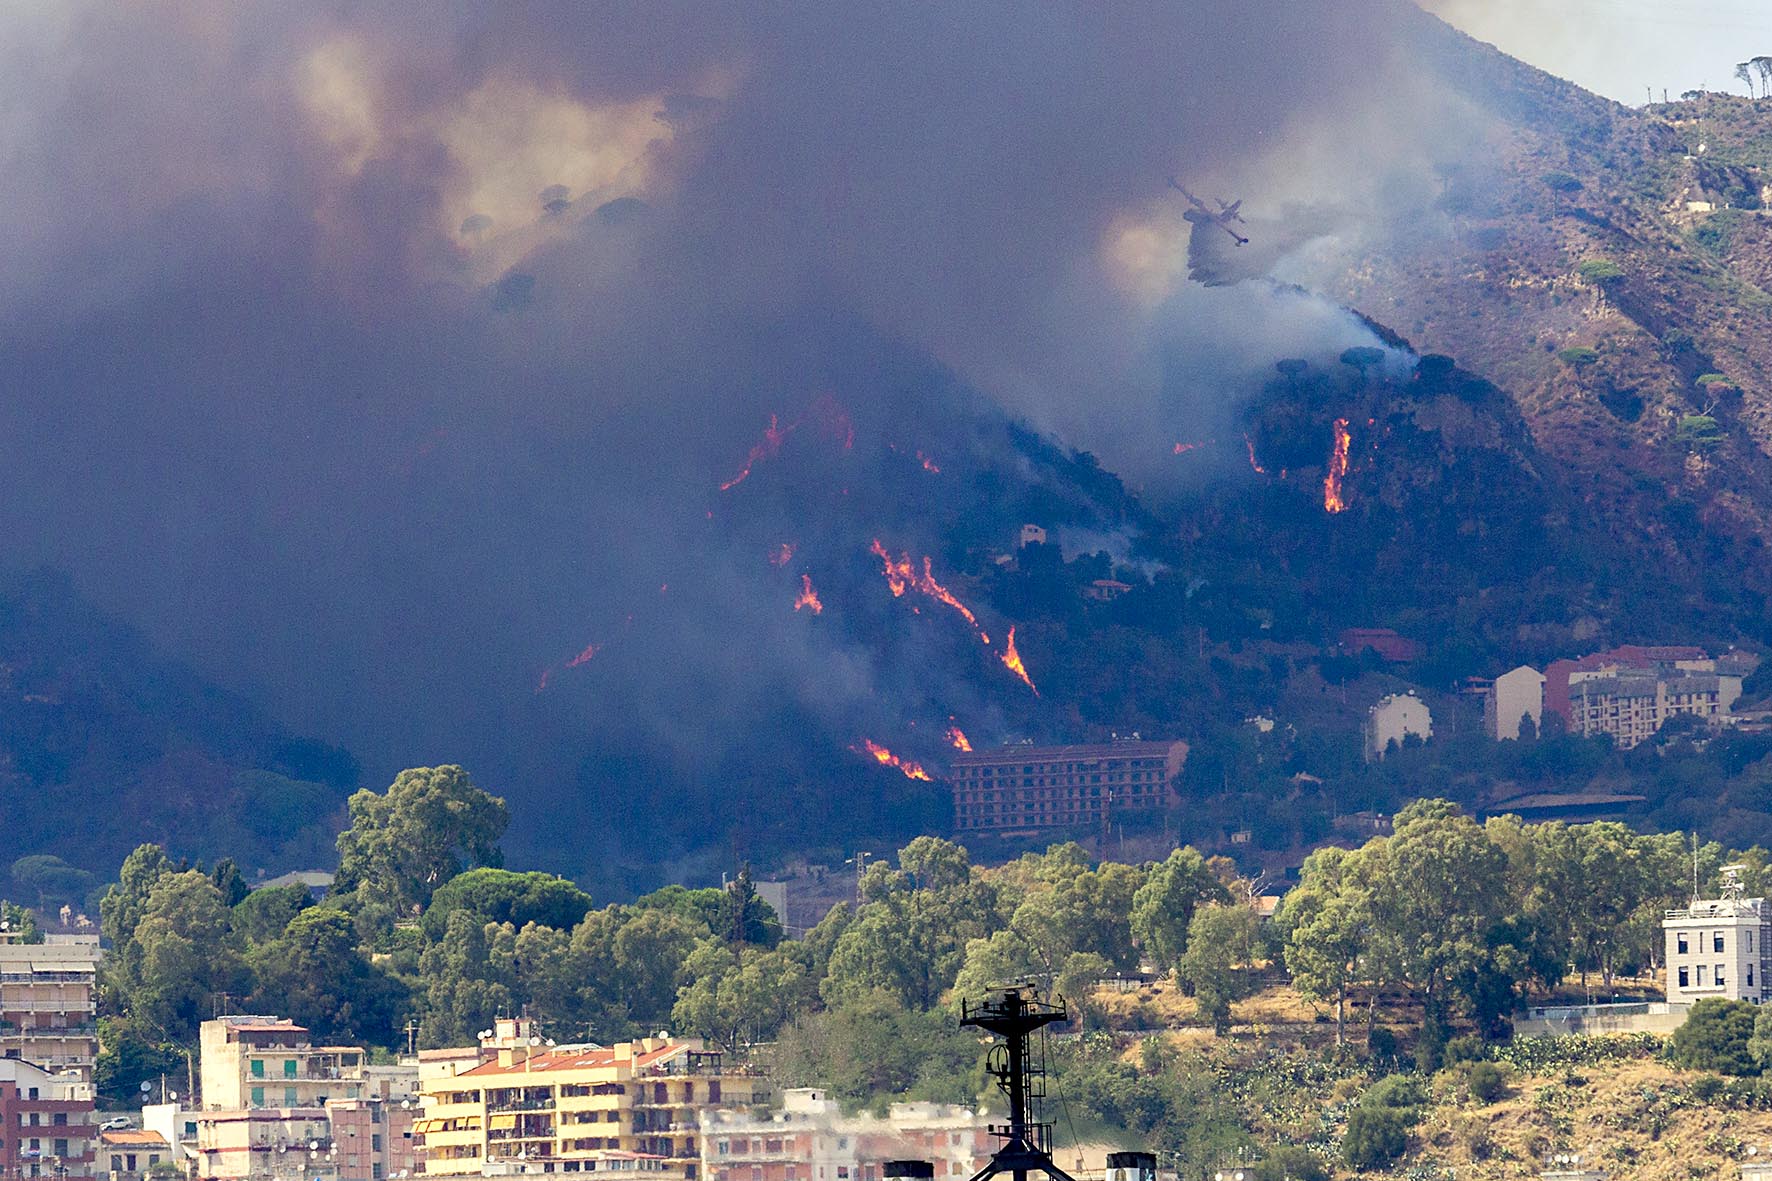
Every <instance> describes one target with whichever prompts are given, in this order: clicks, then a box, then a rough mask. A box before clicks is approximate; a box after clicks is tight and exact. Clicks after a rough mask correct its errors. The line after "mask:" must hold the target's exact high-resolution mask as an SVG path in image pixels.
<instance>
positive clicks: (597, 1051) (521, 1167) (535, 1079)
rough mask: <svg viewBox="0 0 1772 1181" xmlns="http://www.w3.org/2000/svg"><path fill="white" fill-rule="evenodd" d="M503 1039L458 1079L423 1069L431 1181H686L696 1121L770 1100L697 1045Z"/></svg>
mask: <svg viewBox="0 0 1772 1181" xmlns="http://www.w3.org/2000/svg"><path fill="white" fill-rule="evenodd" d="M500 1025H501V1026H505V1025H510V1026H514V1027H517V1028H519V1029H520V1028H521V1027H524V1026H526V1025H527V1023H526V1022H500ZM501 1032H503V1031H501ZM499 1040H500V1041H502V1042H503V1043H504V1044H500V1045H497V1046H496V1047H495V1048H494V1049H493V1051H492V1055H491V1056H490V1058H489V1059H488V1060H484V1061H480V1062H478V1063H477V1064H474V1065H466V1064H465V1063H463V1064H462V1066H463V1068H462V1069H459V1070H458V1071H457V1072H456V1073H454V1074H448V1075H445V1074H443V1073H441V1072H440V1071H437V1070H435V1069H423V1070H421V1078H420V1087H421V1089H422V1098H423V1102H424V1110H423V1112H422V1113H421V1116H420V1118H419V1121H418V1123H417V1125H416V1126H415V1127H414V1129H413V1130H414V1133H415V1134H416V1135H417V1136H421V1137H422V1138H423V1145H424V1148H423V1151H424V1171H425V1173H426V1174H429V1175H439V1174H441V1175H446V1176H450V1175H453V1176H461V1175H474V1174H481V1173H486V1174H488V1175H491V1174H494V1173H498V1172H501V1171H502V1172H511V1171H529V1172H564V1173H578V1172H586V1173H589V1172H612V1171H639V1172H665V1173H670V1174H672V1175H674V1176H677V1177H681V1178H685V1179H686V1181H687V1179H693V1178H695V1177H696V1175H697V1171H698V1169H699V1166H700V1163H701V1149H700V1117H701V1113H702V1112H703V1111H705V1110H707V1109H710V1108H718V1107H722V1106H727V1105H749V1104H753V1103H756V1102H759V1101H761V1100H762V1099H764V1098H765V1097H766V1096H767V1093H768V1091H767V1085H766V1082H765V1080H764V1079H763V1078H762V1077H761V1075H760V1074H759V1073H758V1072H756V1071H754V1070H751V1069H749V1068H744V1067H733V1066H728V1065H726V1064H725V1062H724V1060H723V1058H722V1056H721V1054H720V1053H718V1052H717V1051H711V1050H708V1049H706V1048H704V1046H703V1044H702V1043H701V1041H699V1040H697V1039H683V1040H678V1039H672V1038H663V1037H659V1038H643V1039H641V1040H639V1041H634V1042H620V1043H617V1044H616V1045H613V1046H607V1047H603V1046H547V1045H543V1044H540V1039H538V1038H534V1037H533V1036H531V1037H530V1038H523V1037H521V1036H518V1037H505V1038H500V1039H499Z"/></svg>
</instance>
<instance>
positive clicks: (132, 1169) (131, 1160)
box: [123, 1152, 135, 1173]
mask: <svg viewBox="0 0 1772 1181" xmlns="http://www.w3.org/2000/svg"><path fill="white" fill-rule="evenodd" d="M123 1159H124V1160H126V1161H128V1162H129V1164H128V1166H126V1167H127V1168H128V1169H129V1171H130V1172H132V1173H133V1172H135V1153H133V1152H132V1153H130V1154H128V1155H127V1156H125V1157H124V1158H123Z"/></svg>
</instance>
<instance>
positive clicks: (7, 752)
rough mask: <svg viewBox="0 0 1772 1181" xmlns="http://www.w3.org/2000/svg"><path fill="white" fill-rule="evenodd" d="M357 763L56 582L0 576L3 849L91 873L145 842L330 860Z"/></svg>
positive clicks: (240, 855) (267, 862)
mask: <svg viewBox="0 0 1772 1181" xmlns="http://www.w3.org/2000/svg"><path fill="white" fill-rule="evenodd" d="M356 774H357V769H356V765H355V763H354V762H353V761H352V759H351V758H350V756H349V755H347V754H346V753H344V752H343V751H340V750H337V749H335V748H332V747H328V746H325V745H324V744H321V743H317V742H311V741H307V740H304V739H301V738H299V737H297V736H296V735H293V734H291V733H289V732H288V731H286V730H285V729H283V728H282V727H280V726H278V725H277V724H276V723H274V722H273V721H271V720H270V719H269V718H267V717H266V716H265V715H264V714H263V713H261V712H260V711H259V710H258V709H256V708H255V707H253V706H252V705H250V704H248V703H247V702H245V701H243V700H241V699H239V698H237V697H234V696H232V695H230V694H228V693H225V692H223V691H221V690H220V689H218V688H216V687H215V686H214V685H212V684H209V683H206V682H205V681H203V680H202V679H201V678H200V677H198V676H197V675H196V674H195V673H194V672H192V671H191V670H190V669H189V668H187V667H185V666H183V665H180V664H177V663H175V662H173V661H171V660H169V659H167V658H166V657H165V656H163V655H161V654H160V653H158V652H156V651H154V650H153V649H152V648H151V647H150V646H149V645H148V644H147V643H146V642H145V641H144V640H143V639H142V638H141V637H140V636H139V635H138V634H137V633H135V632H134V631H132V630H131V629H129V628H127V627H125V626H123V625H121V624H119V623H118V622H117V621H115V620H113V619H110V618H108V617H106V616H104V615H103V614H101V613H100V612H98V611H97V610H95V609H94V608H92V607H91V606H90V605H89V604H87V603H85V602H84V601H82V600H81V599H80V598H79V596H78V595H77V594H76V593H75V592H74V590H73V588H72V587H71V586H70V585H69V584H68V582H67V581H66V580H65V579H62V578H60V577H57V576H54V575H49V574H44V573H35V574H28V575H13V576H8V577H6V578H4V579H3V580H0V792H3V793H4V795H3V798H4V801H5V811H6V826H7V833H8V838H9V847H10V848H12V849H14V850H16V852H15V854H14V856H20V855H23V854H24V853H27V852H31V853H53V854H56V855H58V856H60V857H62V858H63V859H65V860H66V861H68V862H70V863H71V864H74V865H77V866H80V867H83V868H87V869H90V870H92V871H94V872H96V873H98V874H99V875H100V876H101V879H102V878H103V877H104V876H105V875H108V874H111V873H114V872H115V870H116V867H117V864H118V862H119V861H121V859H122V858H123V856H124V855H125V854H126V853H128V851H129V850H130V849H131V848H133V847H134V846H135V845H137V844H139V843H141V842H143V841H156V842H159V843H161V844H163V845H165V846H166V847H167V848H168V849H170V850H172V851H173V852H174V853H176V854H183V855H187V856H193V857H201V858H211V859H212V858H216V857H223V856H230V857H233V858H235V859H236V860H237V861H238V862H239V863H240V864H241V865H242V866H243V867H246V868H247V869H248V870H250V869H251V868H253V867H261V868H262V867H271V868H274V869H281V868H290V867H292V866H296V865H302V866H311V865H317V864H328V863H329V861H330V858H331V856H332V852H331V838H332V834H333V833H334V832H335V831H336V824H337V816H338V813H339V812H340V810H341V805H342V803H343V800H344V797H345V794H346V793H347V792H348V791H349V790H350V789H351V788H352V787H354V786H355V780H356Z"/></svg>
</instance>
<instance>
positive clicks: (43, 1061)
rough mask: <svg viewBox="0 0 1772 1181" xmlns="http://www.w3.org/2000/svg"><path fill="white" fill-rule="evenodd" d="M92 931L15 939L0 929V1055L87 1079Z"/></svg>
mask: <svg viewBox="0 0 1772 1181" xmlns="http://www.w3.org/2000/svg"><path fill="white" fill-rule="evenodd" d="M98 960H99V946H98V936H96V935H49V936H46V937H45V939H44V941H43V942H42V943H21V942H19V940H18V937H17V935H15V934H14V933H12V932H10V931H0V1055H4V1056H5V1057H7V1058H23V1059H24V1060H25V1061H27V1062H34V1063H36V1064H37V1065H39V1066H42V1067H46V1068H47V1069H49V1070H51V1071H57V1072H59V1071H63V1070H75V1071H78V1072H79V1073H80V1077H82V1078H83V1079H85V1080H86V1081H88V1082H91V1081H92V1064H93V1060H94V1059H95V1058H96V1057H97V1056H98V1026H97V1018H96V1015H95V1009H94V1006H93V991H92V990H93V978H94V977H95V975H96V974H97V971H98Z"/></svg>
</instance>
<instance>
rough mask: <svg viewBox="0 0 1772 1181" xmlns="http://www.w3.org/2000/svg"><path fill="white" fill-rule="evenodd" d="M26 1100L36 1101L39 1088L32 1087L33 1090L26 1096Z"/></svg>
mask: <svg viewBox="0 0 1772 1181" xmlns="http://www.w3.org/2000/svg"><path fill="white" fill-rule="evenodd" d="M25 1098H27V1099H35V1098H37V1088H36V1087H32V1088H31V1090H30V1093H29V1094H27V1095H26V1096H25Z"/></svg>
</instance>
